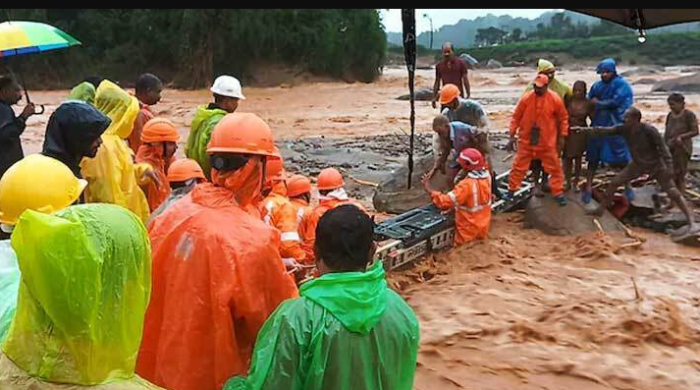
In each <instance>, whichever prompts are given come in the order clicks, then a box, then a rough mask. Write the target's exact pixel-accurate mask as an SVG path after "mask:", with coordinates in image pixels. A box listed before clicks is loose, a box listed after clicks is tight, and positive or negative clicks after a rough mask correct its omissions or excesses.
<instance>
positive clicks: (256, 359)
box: [0, 45, 697, 390]
mask: <svg viewBox="0 0 700 390" xmlns="http://www.w3.org/2000/svg"><path fill="white" fill-rule="evenodd" d="M444 48H445V47H444ZM451 51H452V49H451V45H448V46H446V53H447V54H448V55H446V61H447V62H446V63H444V64H440V65H438V67H439V70H438V77H440V75H441V74H443V75H445V74H452V76H455V75H456V76H455V77H454V78H455V79H457V80H458V81H459V83H460V85H459V86H458V85H455V84H452V83H444V82H443V86H442V88H440V90H439V91H437V92H436V93H437V98H439V101H440V103H441V104H442V108H441V110H442V113H441V114H440V115H438V116H437V117H435V119H434V121H433V130H434V131H435V137H434V148H435V155H436V160H435V165H434V168H433V169H432V170H431V171H430V172H429V173H428V174H426V175H425V177H424V180H423V183H424V185H425V189H426V191H428V192H429V193H430V196H431V198H432V200H433V203H434V204H435V205H436V206H437V207H439V208H440V209H443V210H454V211H455V214H456V217H455V218H456V226H457V227H456V238H455V244H456V245H461V244H463V243H466V242H469V241H472V240H475V239H483V238H486V237H487V235H488V231H489V226H490V222H491V202H492V200H493V199H494V198H497V197H506V198H507V197H511V196H513V193H514V192H515V191H516V190H517V189H518V187H519V186H520V184H521V182H522V180H523V179H524V177H525V174H526V172H527V171H528V170H529V169H531V168H533V170H535V171H537V170H542V169H543V170H544V172H545V173H546V174H548V175H549V176H550V177H551V190H550V191H551V193H552V195H553V196H554V197H555V198H556V199H557V200H558V201H559V203H560V204H561V205H565V204H566V198H565V196H564V190H565V188H564V178H566V182H567V187H569V188H571V187H573V188H574V189H577V188H578V178H579V174H580V164H581V157H582V155H583V153H584V152H585V153H587V158H588V161H589V178H588V182H587V185H586V187H585V190H584V197H586V194H587V193H590V191H591V179H592V176H591V173H590V170H591V169H595V167H596V165H597V163H598V162H599V161H604V162H607V163H610V162H611V159H615V158H619V159H622V160H624V159H626V158H627V159H628V158H629V152H628V151H627V147H628V146H629V150H630V151H631V159H632V161H631V162H630V163H629V164H628V165H627V166H626V168H625V169H624V170H623V171H622V173H621V174H620V175H619V176H618V177H616V178H615V179H614V180H613V181H612V183H611V184H610V186H609V188H608V193H607V195H606V196H607V197H608V198H609V197H610V196H612V193H613V191H615V190H616V189H617V186H619V185H624V184H626V183H627V182H629V180H631V179H632V178H634V177H636V176H639V175H641V174H644V173H649V174H652V175H655V176H656V178H657V180H658V182H659V184H661V186H662V187H663V188H664V189H665V190H666V191H667V192H668V194H669V196H670V197H671V198H672V199H673V200H674V201H676V203H677V204H678V206H679V207H680V208H681V209H682V210H683V211H684V212H686V216H688V218H689V221H690V229H694V224H693V222H692V218H691V214H689V211H688V209H687V206H686V205H685V202H684V201H683V197H682V196H681V192H680V191H678V190H677V189H676V185H675V184H674V180H673V179H674V177H673V175H671V174H669V169H671V167H674V168H675V169H676V170H677V172H680V171H682V169H683V167H680V168H679V167H677V166H676V165H675V164H676V161H678V163H679V164H681V163H682V161H683V158H686V157H687V156H685V155H682V154H681V151H687V148H686V147H687V142H688V141H689V140H690V138H691V137H693V136H694V135H695V134H697V120H696V119H695V116H694V115H693V114H692V113H691V112H690V111H688V110H685V109H684V107H683V98H682V96H680V95H672V96H671V97H669V104H670V105H671V109H672V112H671V113H670V114H669V116H668V119H667V132H668V131H669V128H670V129H672V131H671V134H670V135H668V134H667V137H672V138H671V141H669V144H670V147H671V150H672V151H674V152H673V154H672V153H670V152H669V149H668V147H667V145H666V143H665V142H664V140H663V138H662V137H661V135H660V134H659V133H658V131H657V130H656V129H654V128H653V127H651V126H649V125H646V124H642V123H641V122H640V121H641V113H640V112H639V111H638V110H636V109H635V108H633V107H630V106H631V88H629V85H628V84H626V82H625V81H624V80H623V79H622V78H621V77H620V76H618V75H617V74H616V72H615V65H614V62H613V61H612V60H605V61H603V62H601V64H600V65H599V67H598V73H600V74H601V81H599V82H597V83H596V84H595V85H594V86H593V88H592V89H591V92H590V93H589V96H588V98H587V97H586V86H585V83H583V82H577V83H575V84H574V88H573V91H572V90H571V89H570V88H568V87H567V86H566V85H565V84H563V83H562V82H560V81H559V80H558V79H556V78H555V68H554V65H553V64H552V63H551V62H548V61H545V60H540V61H539V63H538V74H537V76H536V78H535V80H534V82H533V84H532V85H531V86H530V87H529V89H530V88H531V89H532V90H531V91H530V90H528V91H526V92H525V94H524V95H523V96H522V98H521V99H520V101H519V103H518V105H517V107H516V109H515V113H514V115H513V119H512V122H511V126H510V135H511V141H510V142H509V145H508V146H509V148H513V149H514V148H515V146H516V143H517V144H518V147H517V154H516V155H515V160H514V164H513V168H512V170H511V174H510V182H509V192H508V193H507V194H500V193H498V191H497V189H496V186H495V185H494V178H495V172H494V165H493V164H492V161H491V153H490V147H489V141H488V137H487V127H488V119H487V116H486V113H485V111H484V110H483V108H482V107H481V105H480V104H479V103H477V102H476V101H474V100H469V99H463V98H462V96H465V93H466V95H467V97H468V95H469V94H470V90H469V86H468V78H467V77H466V73H464V74H463V73H461V72H462V70H461V67H460V66H459V65H458V63H456V62H454V61H453V58H451V57H449V55H451ZM455 64H457V65H455ZM453 66H456V67H457V68H458V69H454V68H452V67H453ZM455 70H456V71H455ZM464 72H466V70H465V71H464ZM465 80H466V81H465ZM464 82H466V83H467V85H466V86H462V84H461V83H464ZM601 83H602V84H601ZM438 84H439V83H438V82H436V88H437V86H438ZM162 90H163V84H162V82H161V81H160V80H159V79H158V78H157V77H156V76H154V75H152V74H144V75H142V76H140V77H139V78H138V79H137V81H136V84H135V94H134V95H133V96H132V95H130V94H129V93H127V92H126V91H125V90H123V89H122V88H120V87H119V86H118V85H116V84H115V83H113V82H111V81H109V80H106V79H100V78H88V79H86V80H85V81H84V82H83V83H81V84H79V85H78V86H76V87H75V88H74V89H73V90H72V91H71V94H70V96H69V98H68V100H66V101H65V102H64V103H62V104H61V105H60V106H58V107H57V108H56V110H55V111H54V112H53V114H52V115H51V117H50V119H49V121H48V124H47V128H46V135H45V140H44V145H43V150H42V152H41V153H40V154H34V155H29V156H27V157H23V154H22V148H21V143H20V141H19V136H20V135H21V134H22V132H23V131H24V129H25V127H26V120H27V119H28V118H29V117H30V116H31V115H32V113H33V110H32V108H33V107H32V106H30V105H28V107H29V109H25V111H23V113H22V114H20V115H19V116H15V114H14V111H13V110H12V108H11V105H13V104H16V103H17V102H18V101H19V100H20V99H21V94H20V86H19V85H18V84H17V83H16V82H15V81H14V80H13V79H11V78H9V77H1V78H0V148H5V151H7V150H10V151H12V152H13V153H14V155H12V156H10V154H2V158H3V159H8V158H9V160H5V161H2V162H3V166H4V171H3V172H1V173H2V174H3V175H2V179H0V228H2V231H3V232H4V237H3V238H5V240H2V241H0V298H2V299H1V301H0V342H1V343H2V344H1V345H2V353H1V354H0V388H3V389H5V388H8V389H33V388H51V389H60V388H71V386H75V385H79V386H92V387H95V388H103V389H156V388H161V387H162V388H167V389H174V390H195V389H197V390H208V389H211V390H214V389H216V390H218V389H222V388H224V389H229V390H231V389H298V390H301V389H341V390H342V389H360V390H362V389H365V390H370V389H398V390H409V389H411V388H412V386H413V378H414V372H415V368H416V359H417V351H418V343H419V329H418V321H417V319H416V316H415V314H414V313H413V311H412V310H411V308H410V307H409V306H408V305H407V304H406V303H405V302H404V301H403V299H402V298H401V297H399V295H397V294H396V293H394V292H393V291H392V290H391V289H389V288H388V287H387V282H386V280H385V274H384V269H383V266H382V264H381V262H374V261H373V258H374V251H375V243H374V240H373V237H374V222H373V220H372V219H371V218H370V216H369V215H368V214H367V213H366V211H365V210H364V209H363V208H362V206H360V205H359V204H358V203H356V202H354V201H353V200H351V199H350V198H349V197H348V194H347V193H346V191H345V183H344V180H343V176H342V174H341V173H340V172H339V171H338V170H336V169H334V168H327V169H324V170H322V171H321V172H320V174H319V175H318V177H317V179H316V189H317V191H318V200H317V202H314V201H313V200H312V197H313V195H312V194H314V193H315V191H314V190H313V185H312V182H311V180H310V179H309V178H307V177H304V176H302V175H298V174H297V175H293V176H288V175H287V172H286V171H285V169H284V162H283V158H282V155H281V154H280V151H279V150H278V149H277V148H276V146H275V142H274V138H273V135H272V131H271V129H270V127H269V126H268V124H267V123H265V121H263V120H262V119H261V118H259V117H258V116H256V115H254V114H250V113H237V112H235V111H237V108H238V104H239V102H240V101H241V100H243V99H245V96H244V95H243V93H242V88H241V84H240V82H239V81H238V80H237V79H235V78H234V77H231V76H221V77H219V78H217V79H216V81H215V82H214V85H213V86H212V88H211V91H212V93H213V102H212V103H209V104H208V105H204V106H201V107H199V108H198V109H197V112H196V114H195V117H194V119H193V121H192V124H191V128H190V132H189V135H188V138H187V142H186V147H185V155H186V156H187V158H182V159H177V158H176V157H175V155H176V151H177V147H178V142H179V141H180V134H179V132H178V129H177V127H176V126H175V124H173V123H172V122H170V121H169V120H167V119H165V118H160V117H157V116H155V115H154V114H153V112H152V111H151V108H150V106H152V105H155V104H157V103H158V102H159V101H160V99H161V92H162ZM620 99H622V100H624V102H626V103H624V104H623V103H620V102H619V101H618V100H620ZM627 103H629V104H627ZM625 104H626V105H625ZM623 113H624V122H622V121H621V118H622V114H623ZM589 117H591V118H593V125H594V127H593V128H589V127H587V118H589ZM596 118H597V119H596ZM619 119H620V120H619ZM617 120H619V121H618V122H615V121H617ZM606 121H608V122H606ZM601 125H615V127H608V128H602V127H600V126H601ZM674 126H675V127H674ZM587 134H588V135H587ZM518 136H519V142H516V141H517V140H518V139H517V137H518ZM602 136H612V137H617V138H602ZM668 139H669V138H667V140H668ZM607 141H611V142H607ZM678 150H681V151H678ZM562 152H563V153H564V157H565V159H566V160H567V161H568V162H567V163H566V164H565V167H566V174H565V175H564V174H563V173H562V166H561V163H560V154H561V153H562ZM3 153H4V151H3ZM676 153H678V154H679V157H676ZM8 156H10V157H8ZM672 156H673V157H672ZM13 159H14V161H12V160H13ZM686 159H687V158H686ZM671 160H673V161H671ZM573 161H575V162H576V165H577V166H576V169H575V179H573V181H572V178H571V172H570V171H571V169H572V162H573ZM672 164H673V165H672ZM681 165H682V164H681ZM686 165H687V162H686ZM437 172H443V173H445V174H448V173H449V177H450V178H451V179H452V180H453V182H454V183H455V184H454V188H453V189H452V190H451V191H449V192H448V193H446V194H444V193H441V192H439V191H435V190H434V189H433V188H432V186H431V184H430V179H431V177H433V176H434V175H435V174H436V173H437ZM680 180H681V179H680V178H679V177H678V176H676V177H675V182H676V183H678V185H679V186H680V185H681V184H682V181H680ZM543 181H545V182H546V180H543ZM540 188H541V187H540ZM536 195H537V196H541V195H542V191H538V192H537V194H536ZM608 198H606V199H608ZM588 200H590V197H589V199H588ZM606 202H607V200H603V201H602V202H601V205H600V207H601V209H599V210H595V211H596V212H598V211H600V210H602V208H604V207H605V206H606V205H607V204H606ZM314 203H317V205H316V206H315V207H312V204H314ZM8 238H9V239H8Z"/></svg>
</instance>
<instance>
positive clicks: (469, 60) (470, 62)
mask: <svg viewBox="0 0 700 390" xmlns="http://www.w3.org/2000/svg"><path fill="white" fill-rule="evenodd" d="M459 58H461V59H462V61H464V63H465V64H467V68H469V69H474V68H475V67H476V66H477V65H479V61H478V60H477V59H476V58H474V57H472V56H470V55H469V54H467V53H462V54H460V55H459Z"/></svg>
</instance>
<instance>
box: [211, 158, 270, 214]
mask: <svg viewBox="0 0 700 390" xmlns="http://www.w3.org/2000/svg"><path fill="white" fill-rule="evenodd" d="M262 167H263V162H262V160H260V159H259V158H256V157H251V158H250V159H249V160H248V163H247V164H246V165H244V166H243V167H242V168H241V169H238V170H235V171H226V172H221V171H218V170H216V169H212V171H211V173H212V183H214V184H215V186H217V187H221V188H225V189H226V190H229V191H231V192H232V193H233V196H234V198H235V200H236V202H237V203H238V205H239V206H241V207H243V208H244V209H249V208H250V206H255V207H254V208H255V209H257V206H256V205H258V204H259V203H260V202H261V201H262V199H263V197H262V179H263V169H262Z"/></svg>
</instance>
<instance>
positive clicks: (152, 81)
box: [134, 73, 163, 93]
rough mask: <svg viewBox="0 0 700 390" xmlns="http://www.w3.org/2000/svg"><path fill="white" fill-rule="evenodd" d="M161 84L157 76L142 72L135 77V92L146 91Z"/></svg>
mask: <svg viewBox="0 0 700 390" xmlns="http://www.w3.org/2000/svg"><path fill="white" fill-rule="evenodd" d="M161 85H163V82H162V81H160V79H159V78H158V76H156V75H154V74H152V73H144V74H142V75H141V76H139V77H138V78H137V79H136V85H135V86H134V87H135V89H136V93H146V92H148V91H151V90H153V89H156V87H158V86H161Z"/></svg>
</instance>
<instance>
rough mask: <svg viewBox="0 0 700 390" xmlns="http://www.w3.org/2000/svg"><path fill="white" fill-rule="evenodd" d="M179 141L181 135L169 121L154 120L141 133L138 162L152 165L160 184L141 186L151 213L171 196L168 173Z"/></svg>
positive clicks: (137, 155)
mask: <svg viewBox="0 0 700 390" xmlns="http://www.w3.org/2000/svg"><path fill="white" fill-rule="evenodd" d="M179 140H180V133H178V131H177V128H176V127H175V125H174V124H173V123H172V122H170V121H169V120H167V119H162V118H153V119H151V120H149V121H148V122H146V124H145V125H144V126H143V130H142V131H141V146H139V150H138V153H137V154H136V162H137V163H146V164H148V165H150V166H151V168H153V173H154V174H155V175H156V176H157V177H158V183H156V182H154V181H149V182H147V183H146V184H143V185H141V189H142V190H143V192H144V193H145V194H146V198H147V199H148V206H149V208H150V210H151V212H153V211H155V210H156V209H157V208H158V207H159V206H160V205H161V204H163V202H165V201H166V200H167V199H168V196H170V186H169V185H168V176H167V172H168V169H169V167H170V164H171V163H172V162H173V161H174V160H175V152H176V151H177V142H178V141H179Z"/></svg>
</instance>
